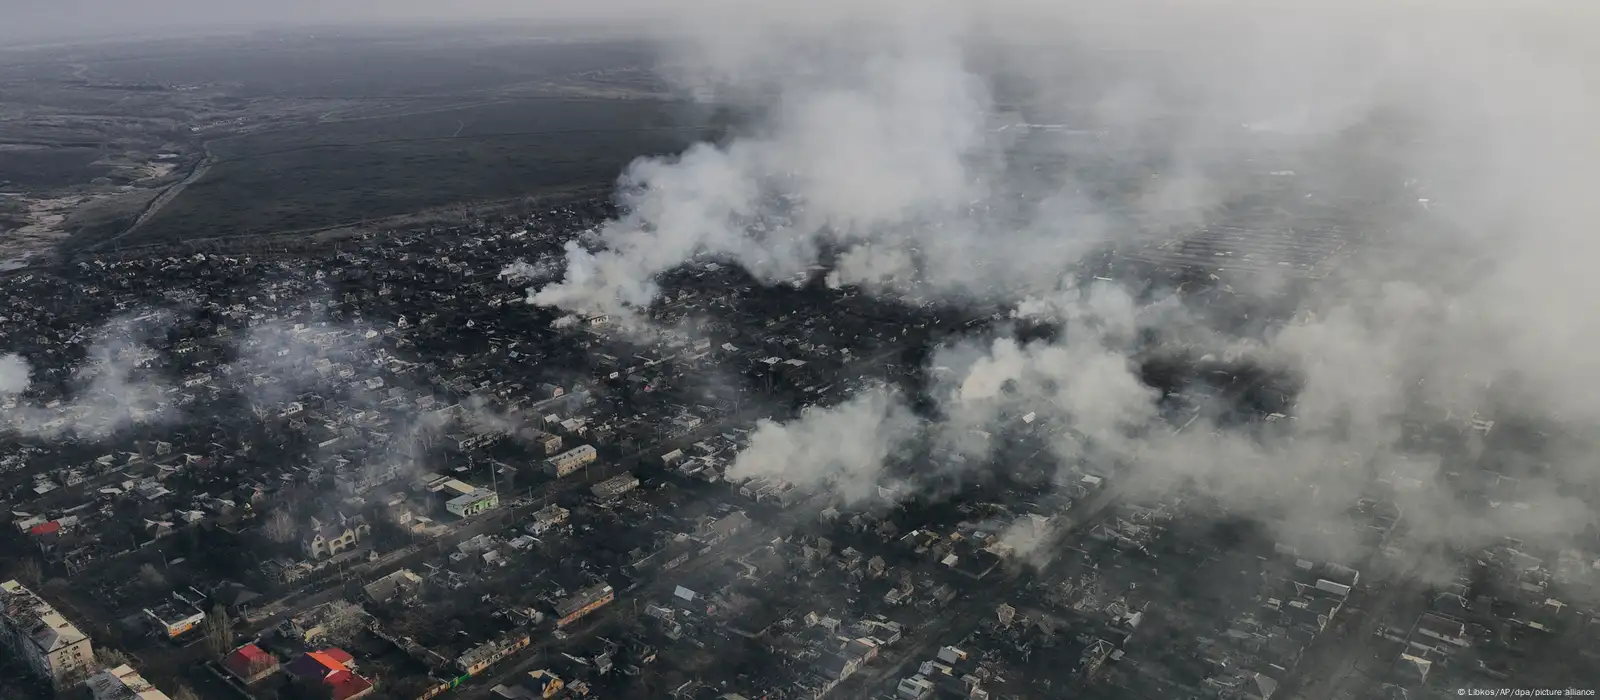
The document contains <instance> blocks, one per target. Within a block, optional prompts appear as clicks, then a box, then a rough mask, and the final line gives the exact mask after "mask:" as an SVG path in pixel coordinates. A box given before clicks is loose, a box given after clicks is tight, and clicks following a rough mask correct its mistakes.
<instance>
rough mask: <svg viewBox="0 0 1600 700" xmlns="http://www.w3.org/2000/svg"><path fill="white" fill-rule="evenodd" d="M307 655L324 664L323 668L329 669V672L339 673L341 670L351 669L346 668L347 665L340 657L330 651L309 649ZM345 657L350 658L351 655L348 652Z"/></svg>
mask: <svg viewBox="0 0 1600 700" xmlns="http://www.w3.org/2000/svg"><path fill="white" fill-rule="evenodd" d="M306 656H309V657H311V658H312V659H314V660H316V662H317V663H319V664H322V667H323V668H325V669H328V673H338V672H339V671H349V670H350V669H348V668H345V665H344V662H343V661H340V660H339V659H337V658H334V656H333V655H332V654H329V653H328V652H325V651H308V652H306ZM345 658H347V659H348V658H350V655H349V654H346V655H345Z"/></svg>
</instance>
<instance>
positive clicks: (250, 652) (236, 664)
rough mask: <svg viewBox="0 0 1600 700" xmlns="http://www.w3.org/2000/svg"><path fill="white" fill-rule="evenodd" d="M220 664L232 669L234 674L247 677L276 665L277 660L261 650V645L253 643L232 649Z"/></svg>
mask: <svg viewBox="0 0 1600 700" xmlns="http://www.w3.org/2000/svg"><path fill="white" fill-rule="evenodd" d="M222 665H223V666H226V667H227V669H228V670H229V671H232V672H233V675H235V676H238V677H240V678H249V677H250V676H252V675H255V674H256V673H260V672H261V671H262V670H265V669H268V668H272V667H275V666H277V665H278V660H277V659H276V658H274V657H273V656H272V655H271V654H268V653H267V652H265V651H262V649H261V647H258V646H256V645H254V644H246V645H244V646H242V647H239V648H238V649H234V650H233V653H231V654H228V655H227V656H226V657H224V658H223V659H222Z"/></svg>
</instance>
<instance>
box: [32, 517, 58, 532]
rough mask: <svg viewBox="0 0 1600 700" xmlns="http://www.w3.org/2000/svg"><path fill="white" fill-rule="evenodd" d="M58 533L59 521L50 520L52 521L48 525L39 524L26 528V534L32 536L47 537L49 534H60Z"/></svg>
mask: <svg viewBox="0 0 1600 700" xmlns="http://www.w3.org/2000/svg"><path fill="white" fill-rule="evenodd" d="M60 531H61V521H60V520H52V521H50V522H48V523H40V524H38V525H34V526H33V527H31V528H28V534H32V535H49V534H53V533H57V532H60Z"/></svg>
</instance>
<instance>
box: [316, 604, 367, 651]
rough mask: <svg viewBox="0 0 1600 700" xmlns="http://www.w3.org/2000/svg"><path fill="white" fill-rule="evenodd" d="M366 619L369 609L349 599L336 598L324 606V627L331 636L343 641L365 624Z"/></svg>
mask: <svg viewBox="0 0 1600 700" xmlns="http://www.w3.org/2000/svg"><path fill="white" fill-rule="evenodd" d="M366 619H367V611H366V610H364V609H362V607H361V606H360V605H357V604H355V603H352V602H350V601H348V600H336V601H333V602H332V603H328V605H327V606H326V607H325V608H323V611H322V629H324V630H326V631H327V633H328V637H329V638H331V639H334V640H337V641H340V642H343V641H346V640H348V639H349V638H350V636H351V635H353V634H355V632H356V630H358V629H360V628H361V627H362V626H364V624H365V623H366Z"/></svg>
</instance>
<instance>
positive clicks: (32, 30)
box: [0, 0, 663, 42]
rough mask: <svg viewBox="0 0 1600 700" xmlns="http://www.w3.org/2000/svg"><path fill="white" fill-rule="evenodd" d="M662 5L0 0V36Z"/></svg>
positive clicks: (562, 15) (532, 0)
mask: <svg viewBox="0 0 1600 700" xmlns="http://www.w3.org/2000/svg"><path fill="white" fill-rule="evenodd" d="M662 5H663V3H651V2H645V1H642V0H599V1H598V2H576V1H575V0H527V1H525V2H523V1H517V0H450V1H449V2H441V1H440V0H274V1H273V2H255V1H254V0H139V1H138V2H129V1H126V0H0V41H3V42H18V41H35V40H42V39H60V38H71V37H76V36H105V35H115V34H118V33H124V32H137V33H144V34H148V33H151V32H161V31H174V32H191V31H194V30H197V29H207V28H221V29H243V28H264V27H278V26H290V25H298V24H318V23H338V24H344V23H350V24H376V23H396V22H399V23H406V22H419V21H448V20H454V21H461V22H471V21H478V20H496V19H506V18H516V19H550V20H569V19H578V18H588V19H598V18H604V19H610V20H621V19H623V18H627V17H630V16H635V15H638V14H641V13H643V12H646V11H648V8H660V7H661V6H662Z"/></svg>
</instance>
